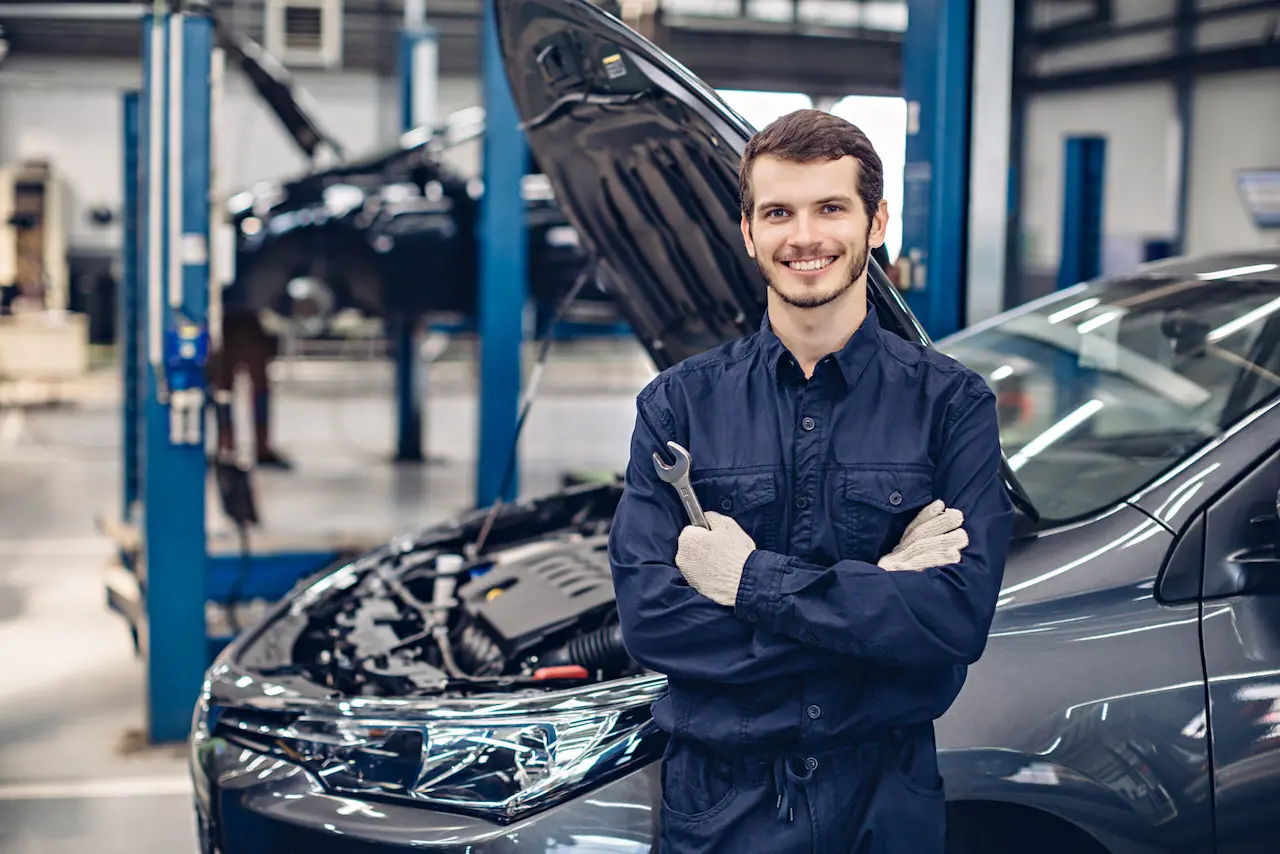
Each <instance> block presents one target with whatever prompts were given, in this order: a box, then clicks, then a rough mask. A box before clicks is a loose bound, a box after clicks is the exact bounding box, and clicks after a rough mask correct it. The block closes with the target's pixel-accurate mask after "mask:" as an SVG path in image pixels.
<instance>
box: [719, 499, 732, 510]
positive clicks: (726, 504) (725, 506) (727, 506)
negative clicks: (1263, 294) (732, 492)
mask: <svg viewBox="0 0 1280 854" xmlns="http://www.w3.org/2000/svg"><path fill="white" fill-rule="evenodd" d="M720 509H721V510H723V511H725V512H726V513H727V512H729V511H730V510H732V509H733V499H732V498H725V499H723V500H722V501H721V502H720Z"/></svg>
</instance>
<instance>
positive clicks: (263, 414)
mask: <svg viewBox="0 0 1280 854" xmlns="http://www.w3.org/2000/svg"><path fill="white" fill-rule="evenodd" d="M276 351H277V343H276V339H275V337H274V336H272V335H271V334H269V333H268V332H267V330H266V329H265V328H264V327H263V325H262V321H261V320H260V319H259V318H258V313H257V312H256V311H253V310H252V309H248V308H236V307H231V308H228V309H227V311H226V313H225V314H224V315H223V319H222V353H221V354H220V355H219V356H218V357H217V358H215V360H214V363H213V365H212V371H211V373H212V379H213V382H212V385H213V392H214V394H215V395H218V396H220V397H223V398H228V399H229V398H230V397H231V395H232V392H233V389H234V385H235V375H236V372H237V371H240V370H243V371H245V372H246V373H247V374H248V375H249V384H250V388H251V389H252V393H253V435H254V447H255V452H256V461H257V465H258V467H260V468H276V469H282V470H285V471H288V470H289V469H292V468H293V464H292V463H291V462H289V459H288V458H287V457H285V456H284V455H282V454H281V453H280V452H279V451H277V450H276V449H275V447H274V446H273V445H272V443H271V380H270V378H269V377H268V376H267V366H268V365H269V364H270V362H271V360H272V359H273V358H275V356H276V355H277V352H276ZM235 452H236V436H235V427H234V425H233V423H232V417H231V408H230V407H229V406H226V407H219V415H218V453H219V455H220V456H223V457H234V456H235Z"/></svg>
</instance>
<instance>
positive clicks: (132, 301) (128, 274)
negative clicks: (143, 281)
mask: <svg viewBox="0 0 1280 854" xmlns="http://www.w3.org/2000/svg"><path fill="white" fill-rule="evenodd" d="M122 108H123V112H122V115H121V125H120V126H121V127H122V128H123V130H124V162H123V163H122V164H121V166H122V168H123V170H124V187H123V191H124V192H123V196H122V198H123V199H124V216H123V217H122V219H123V221H124V222H123V238H122V240H121V253H120V254H121V258H120V261H121V264H120V279H121V281H122V282H123V287H122V288H121V295H120V306H119V322H118V323H117V324H116V329H117V337H118V340H119V342H120V381H121V389H122V391H123V395H122V402H123V406H122V407H121V410H122V414H123V416H124V423H123V424H122V425H121V445H122V446H123V451H124V469H123V470H122V471H121V473H120V486H121V497H120V521H121V522H123V523H125V524H133V523H135V522H136V521H137V520H136V519H135V518H134V515H133V512H134V503H135V502H136V501H137V500H138V498H139V496H140V493H141V488H142V485H141V482H140V480H141V474H142V469H141V461H140V457H139V445H140V444H141V442H140V436H139V425H140V424H142V413H141V406H142V393H141V386H142V374H141V371H142V363H143V358H142V349H141V343H142V335H141V332H142V330H141V329H140V328H139V325H138V321H139V318H140V317H141V316H142V315H141V305H140V304H139V301H138V295H139V293H141V288H140V287H139V285H138V270H139V266H138V265H139V261H140V258H139V256H138V253H139V251H140V243H139V235H138V228H139V224H140V222H141V220H140V216H141V211H140V209H139V207H138V190H139V182H140V181H141V180H142V173H141V171H140V169H139V164H138V154H139V150H140V149H139V142H140V138H139V133H140V122H141V116H140V115H139V110H140V109H141V96H140V94H139V93H138V92H126V93H125V94H124V98H123V103H122Z"/></svg>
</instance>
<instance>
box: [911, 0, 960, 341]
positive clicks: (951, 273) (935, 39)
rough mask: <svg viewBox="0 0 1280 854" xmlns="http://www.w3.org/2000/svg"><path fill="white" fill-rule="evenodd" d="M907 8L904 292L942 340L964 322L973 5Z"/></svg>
mask: <svg viewBox="0 0 1280 854" xmlns="http://www.w3.org/2000/svg"><path fill="white" fill-rule="evenodd" d="M907 9H908V21H907V32H906V36H905V38H904V41H903V57H902V69H903V76H902V83H903V91H904V94H905V96H906V99H907V145H906V155H907V156H906V168H905V171H904V183H905V186H904V188H903V189H904V197H903V210H902V218H903V221H902V227H903V235H902V254H903V255H904V256H905V257H906V258H907V259H908V260H909V261H910V271H911V273H910V277H909V282H907V283H904V284H905V285H906V286H907V290H906V293H905V294H904V297H905V299H906V301H907V304H908V305H909V306H910V307H911V310H912V311H914V312H915V314H916V316H917V317H918V318H919V319H920V322H921V323H922V324H923V325H924V328H925V330H926V331H927V332H928V333H929V335H930V336H931V337H933V338H934V340H937V339H939V338H943V337H945V336H946V335H949V334H950V333H952V332H954V331H956V330H957V329H959V328H960V327H961V325H962V324H963V307H964V287H965V282H964V276H965V244H966V242H967V232H966V223H967V221H968V183H969V113H970V92H969V89H970V86H969V82H970V79H971V55H972V43H973V9H972V4H969V3H956V2H945V0H909V2H908V4H907Z"/></svg>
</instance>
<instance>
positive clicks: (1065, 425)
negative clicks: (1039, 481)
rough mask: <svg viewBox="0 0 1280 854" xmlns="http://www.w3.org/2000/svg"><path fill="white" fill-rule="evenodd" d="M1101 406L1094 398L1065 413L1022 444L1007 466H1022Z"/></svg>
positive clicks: (1015, 468) (1090, 416)
mask: <svg viewBox="0 0 1280 854" xmlns="http://www.w3.org/2000/svg"><path fill="white" fill-rule="evenodd" d="M1103 406H1105V404H1104V403H1103V402H1102V401H1101V400H1098V399H1097V398H1094V399H1093V400H1091V401H1089V402H1088V403H1086V404H1084V405H1083V406H1081V407H1080V408H1079V409H1077V410H1075V411H1074V412H1072V413H1071V414H1069V415H1067V416H1066V417H1065V418H1063V419H1062V420H1061V421H1059V422H1058V423H1057V424H1054V425H1053V426H1052V427H1050V428H1049V429H1048V430H1045V431H1044V432H1043V433H1041V434H1040V435H1039V436H1036V437H1035V438H1034V439H1032V440H1031V441H1030V442H1028V443H1027V444H1026V445H1025V446H1023V448H1022V450H1021V451H1018V453H1016V454H1014V455H1013V456H1012V457H1010V458H1009V468H1011V469H1013V470H1014V471H1017V470H1018V469H1020V468H1022V467H1023V466H1024V465H1026V464H1027V461H1028V460H1030V459H1031V458H1032V457H1034V456H1036V455H1037V454H1040V453H1042V452H1043V451H1044V450H1045V449H1046V448H1048V447H1049V446H1050V445H1052V444H1053V443H1055V442H1057V441H1058V440H1059V439H1061V438H1062V437H1063V436H1065V435H1067V434H1068V433H1070V432H1071V431H1072V430H1074V429H1076V428H1077V427H1079V426H1080V425H1081V424H1083V423H1084V422H1086V421H1088V420H1089V419H1090V418H1092V417H1093V416H1094V415H1096V414H1097V413H1098V411H1099V410H1100V409H1102V407H1103Z"/></svg>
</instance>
